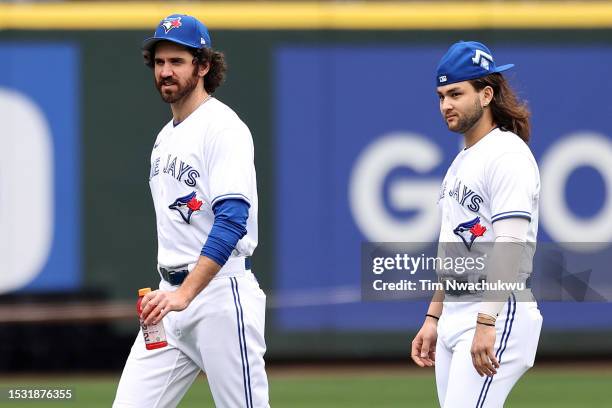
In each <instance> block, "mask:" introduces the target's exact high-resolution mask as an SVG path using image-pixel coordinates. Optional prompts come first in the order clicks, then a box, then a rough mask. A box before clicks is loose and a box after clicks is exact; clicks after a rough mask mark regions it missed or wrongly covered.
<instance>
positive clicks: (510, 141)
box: [411, 41, 542, 408]
mask: <svg viewBox="0 0 612 408" xmlns="http://www.w3.org/2000/svg"><path fill="white" fill-rule="evenodd" d="M512 66H513V65H512V64H509V65H504V66H497V65H496V63H495V60H494V58H493V55H492V53H491V51H490V50H489V49H488V48H487V47H486V46H485V45H483V44H481V43H478V42H473V41H470V42H463V41H460V42H458V43H455V44H453V45H452V46H451V47H450V48H449V50H448V51H447V53H446V54H445V55H444V56H443V57H442V59H441V61H440V63H439V65H438V68H437V74H436V86H437V94H438V96H439V99H440V112H441V114H442V117H443V118H444V121H445V122H446V125H447V126H448V129H449V130H451V131H453V132H456V133H461V134H462V135H463V138H464V142H465V148H464V149H463V150H462V151H460V152H459V154H458V155H457V157H456V158H455V160H454V161H453V163H452V164H451V166H450V168H449V169H448V171H447V173H446V176H445V178H444V181H443V184H442V188H441V192H440V198H439V202H438V205H439V208H440V210H441V211H440V212H441V217H442V222H441V229H440V239H439V241H440V244H439V251H442V252H444V251H448V250H452V251H454V252H460V251H462V252H463V253H466V254H470V255H473V254H474V253H475V252H478V251H479V248H481V247H484V246H486V245H487V244H488V247H489V248H492V249H490V251H489V252H488V255H489V256H488V260H487V266H486V269H485V270H484V272H483V273H484V275H481V276H476V281H478V282H487V281H490V282H494V281H496V280H497V281H504V282H505V281H507V282H511V281H516V282H519V283H521V284H522V285H523V286H522V287H523V288H525V289H524V290H521V291H510V290H507V291H504V290H501V291H498V292H496V294H495V296H492V295H490V293H489V292H487V293H483V292H480V293H479V292H475V291H457V290H451V289H447V287H449V288H451V286H450V285H448V286H446V285H445V286H444V290H440V291H438V292H436V294H435V295H434V298H433V300H432V302H431V304H430V306H429V309H428V311H427V315H426V317H425V321H424V323H423V326H422V328H421V329H420V331H419V332H418V333H417V335H416V337H415V339H414V340H413V342H412V351H411V356H412V359H413V360H414V362H415V363H416V364H418V365H419V366H420V367H430V366H434V365H435V372H436V385H437V390H438V399H439V402H440V406H441V407H443V408H454V407H457V408H465V407H476V408H482V407H502V406H503V405H504V401H505V400H506V397H507V396H508V394H509V393H510V390H511V389H512V387H513V386H514V384H515V383H516V382H517V381H518V379H519V378H520V377H521V375H523V373H525V372H526V371H527V370H528V369H529V368H530V367H531V366H532V365H533V362H534V358H535V353H536V349H537V345H538V340H539V336H540V329H541V326H542V316H541V315H540V312H539V310H538V307H537V304H536V302H535V300H534V298H533V295H532V294H531V291H530V290H529V287H530V278H529V276H530V273H531V270H532V260H533V253H534V249H533V248H534V246H535V245H534V243H535V242H536V235H537V229H538V200H539V191H540V178H539V172H538V166H537V163H536V161H535V159H534V157H533V155H532V153H531V151H530V149H529V147H528V145H527V142H528V141H529V136H530V124H529V116H530V113H529V111H528V109H527V107H526V105H525V104H524V103H523V102H521V101H519V100H518V98H517V97H516V95H515V93H514V92H513V90H512V89H511V87H510V86H509V84H508V82H507V81H506V79H505V78H504V76H503V75H502V74H501V73H502V72H503V71H506V70H507V69H509V68H511V67H512ZM439 254H440V252H439ZM443 272H444V273H442V276H439V279H440V281H441V282H448V281H453V280H455V281H458V280H464V281H467V280H469V279H470V277H466V276H459V275H458V274H456V273H453V271H450V273H448V271H443ZM472 278H473V277H472Z"/></svg>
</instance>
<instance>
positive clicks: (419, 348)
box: [410, 318, 438, 367]
mask: <svg viewBox="0 0 612 408" xmlns="http://www.w3.org/2000/svg"><path fill="white" fill-rule="evenodd" d="M437 340H438V322H437V321H436V320H435V319H432V318H425V322H424V323H423V327H421V330H419V332H418V333H417V335H416V336H415V338H414V340H412V350H411V352H410V356H411V357H412V360H413V361H414V362H415V363H416V364H417V365H418V366H419V367H433V365H434V364H435V361H436V342H437Z"/></svg>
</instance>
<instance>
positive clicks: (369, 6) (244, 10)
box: [0, 1, 612, 30]
mask: <svg viewBox="0 0 612 408" xmlns="http://www.w3.org/2000/svg"><path fill="white" fill-rule="evenodd" d="M174 12H183V13H188V14H192V15H195V16H197V17H199V18H201V19H202V20H203V21H204V22H205V23H206V24H207V25H208V26H209V27H211V28H212V29H255V30H257V29H261V30H278V29H289V30H316V29H332V30H345V29H346V30H368V29H383V30H389V29H391V30H393V29H397V30H401V29H433V30H446V29H495V28H497V29H504V28H505V29H521V28H579V29H588V28H612V2H593V1H590V2H576V1H570V2H559V1H553V2H545V3H532V2H484V3H479V2H459V1H455V2H436V1H433V2H415V3H411V2H401V3H394V2H371V3H363V2H359V3H347V2H341V3H335V2H324V3H318V2H282V3H274V2H206V3H204V2H202V3H180V2H177V3H163V2H160V3H148V2H129V3H113V2H91V3H90V2H74V3H73V2H68V3H39V4H31V3H15V4H6V3H5V4H0V29H17V30H31V29H34V30H48V29H68V30H87V29H95V30H98V29H102V30H111V29H151V30H152V29H153V28H154V27H155V25H156V24H157V23H158V22H159V20H160V19H161V18H163V17H164V16H166V15H168V14H171V13H174Z"/></svg>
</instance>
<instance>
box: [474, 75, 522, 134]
mask: <svg viewBox="0 0 612 408" xmlns="http://www.w3.org/2000/svg"><path fill="white" fill-rule="evenodd" d="M470 83H471V84H472V86H473V87H474V88H475V89H476V90H477V91H480V90H482V89H484V88H485V87H487V86H490V87H491V88H493V100H492V101H491V104H490V105H489V106H490V107H491V114H492V115H493V120H494V121H495V123H496V124H497V125H498V126H499V127H500V128H501V129H502V130H509V131H511V132H514V133H516V134H517V135H518V136H519V137H520V138H521V139H523V141H524V142H525V143H528V142H529V137H530V133H531V124H530V123H529V118H530V116H531V112H530V111H529V108H528V107H527V103H526V102H525V101H521V100H519V98H518V97H517V96H516V93H515V92H514V91H513V90H512V88H511V87H510V84H508V81H507V80H506V78H504V77H503V76H502V75H501V74H499V73H495V74H490V75H487V76H485V77H482V78H478V79H472V80H470Z"/></svg>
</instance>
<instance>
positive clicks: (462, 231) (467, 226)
mask: <svg viewBox="0 0 612 408" xmlns="http://www.w3.org/2000/svg"><path fill="white" fill-rule="evenodd" d="M486 231H487V227H484V226H482V225H480V217H476V218H474V219H473V220H471V221H467V222H462V223H461V224H459V225H457V228H455V229H454V230H453V232H454V233H455V235H457V236H458V237H459V238H461V240H462V241H463V243H464V244H465V246H466V247H467V249H468V251H469V250H471V249H472V244H474V241H475V240H476V238H478V237H482V236H483V235H484V233H485V232H486Z"/></svg>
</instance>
